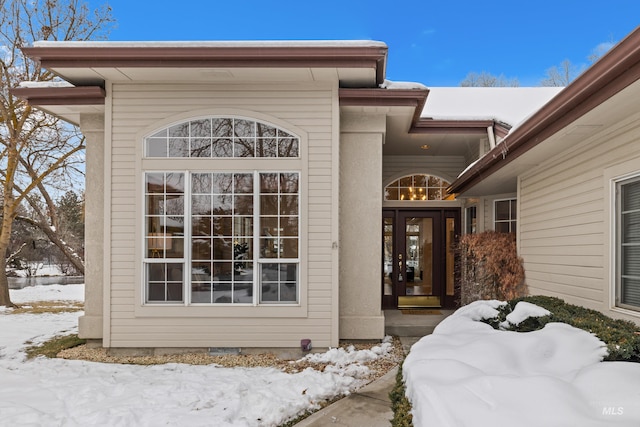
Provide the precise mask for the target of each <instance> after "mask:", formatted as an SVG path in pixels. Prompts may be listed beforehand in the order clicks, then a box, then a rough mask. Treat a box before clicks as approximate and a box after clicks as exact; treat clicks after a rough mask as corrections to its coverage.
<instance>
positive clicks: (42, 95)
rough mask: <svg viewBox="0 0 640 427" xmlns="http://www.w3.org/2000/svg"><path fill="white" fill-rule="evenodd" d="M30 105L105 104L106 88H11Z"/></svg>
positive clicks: (14, 93) (13, 92)
mask: <svg viewBox="0 0 640 427" xmlns="http://www.w3.org/2000/svg"><path fill="white" fill-rule="evenodd" d="M10 92H11V93H12V94H13V95H14V96H17V97H18V98H22V99H25V100H26V101H27V102H28V103H29V104H30V105H33V106H36V107H37V106H43V105H104V100H105V96H106V92H105V90H104V89H103V88H102V87H100V86H80V87H18V88H13V89H10Z"/></svg>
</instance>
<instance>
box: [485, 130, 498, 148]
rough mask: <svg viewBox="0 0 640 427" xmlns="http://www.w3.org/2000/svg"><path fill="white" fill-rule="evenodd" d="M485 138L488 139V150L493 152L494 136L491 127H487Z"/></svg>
mask: <svg viewBox="0 0 640 427" xmlns="http://www.w3.org/2000/svg"><path fill="white" fill-rule="evenodd" d="M487 136H488V137H489V149H490V150H493V149H494V148H495V146H496V134H495V132H494V131H493V125H492V126H489V127H487Z"/></svg>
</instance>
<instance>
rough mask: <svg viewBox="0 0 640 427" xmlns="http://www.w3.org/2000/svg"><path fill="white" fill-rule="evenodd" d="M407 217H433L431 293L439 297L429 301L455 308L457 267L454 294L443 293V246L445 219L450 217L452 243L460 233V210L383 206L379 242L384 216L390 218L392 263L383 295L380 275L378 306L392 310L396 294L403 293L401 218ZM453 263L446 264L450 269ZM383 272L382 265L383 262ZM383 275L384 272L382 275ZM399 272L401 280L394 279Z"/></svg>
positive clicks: (444, 286)
mask: <svg viewBox="0 0 640 427" xmlns="http://www.w3.org/2000/svg"><path fill="white" fill-rule="evenodd" d="M411 217H423V218H427V217H430V218H433V219H434V222H433V225H434V229H433V242H434V247H433V249H434V254H433V257H434V258H433V262H434V264H433V289H434V292H433V294H435V295H437V296H439V297H440V304H433V305H432V306H434V307H436V306H440V307H442V308H456V307H457V304H458V303H459V300H460V298H459V294H460V285H459V279H458V273H457V269H455V268H454V273H453V274H454V295H447V292H446V272H447V269H446V267H447V248H446V243H447V239H446V232H447V229H446V226H447V219H448V218H453V220H454V236H453V238H451V237H450V240H452V241H453V242H454V244H455V242H457V240H458V237H459V235H460V230H461V223H460V219H461V209H460V208H458V207H455V208H454V207H450V208H448V207H447V208H444V207H440V208H415V207H407V208H383V210H382V218H383V221H382V222H383V229H382V230H381V231H382V244H384V219H385V218H392V220H393V250H392V262H391V267H392V269H391V273H388V274H387V275H388V277H389V278H390V279H391V284H392V295H385V292H384V280H385V278H384V277H383V278H382V283H381V293H382V308H384V309H394V308H398V297H399V296H405V295H406V280H404V279H405V278H406V277H407V275H406V255H404V247H405V238H406V233H405V219H406V218H411ZM401 253H402V254H403V257H405V259H404V260H399V255H400V254H401ZM381 263H384V247H383V248H382V260H381ZM453 267H454V266H450V268H453ZM383 272H384V265H383ZM383 275H384V274H383ZM399 275H401V277H402V278H403V280H402V281H400V280H398V278H399Z"/></svg>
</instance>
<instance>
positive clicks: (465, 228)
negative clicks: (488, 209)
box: [462, 203, 480, 234]
mask: <svg viewBox="0 0 640 427" xmlns="http://www.w3.org/2000/svg"><path fill="white" fill-rule="evenodd" d="M471 208H476V229H475V231H472V232H469V231H468V230H467V220H468V219H469V209H471ZM463 210H464V222H463V227H462V228H463V229H464V234H477V233H479V232H480V230H479V229H478V226H479V221H478V213H479V211H480V207H479V203H473V204H471V205H469V206H465V207H464V209H463Z"/></svg>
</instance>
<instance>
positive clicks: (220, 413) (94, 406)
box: [0, 285, 391, 426]
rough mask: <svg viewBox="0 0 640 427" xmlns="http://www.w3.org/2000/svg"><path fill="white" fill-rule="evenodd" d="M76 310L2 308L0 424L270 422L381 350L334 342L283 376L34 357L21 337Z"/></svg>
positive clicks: (343, 387) (60, 296)
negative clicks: (318, 364) (321, 368)
mask: <svg viewBox="0 0 640 427" xmlns="http://www.w3.org/2000/svg"><path fill="white" fill-rule="evenodd" d="M83 288H84V286H83V285H64V286H62V285H50V286H36V287H29V288H24V289H18V290H11V298H12V300H13V301H14V302H16V303H18V304H22V305H28V303H29V301H44V300H70V301H82V299H83V294H84V290H83ZM81 314H82V313H78V312H76V313H64V314H45V315H33V314H9V310H7V309H5V308H4V307H3V308H2V309H0V425H3V426H4V425H6V426H17V425H19V426H44V425H52V426H53V425H55V426H60V425H64V426H88V425H96V426H98V425H99V426H107V425H108V426H159V425H163V426H277V425H279V424H281V423H282V422H284V421H286V420H288V419H290V418H292V417H295V416H296V415H298V414H300V413H303V412H305V411H306V410H307V409H312V408H316V407H317V403H318V402H320V401H322V400H325V399H328V398H332V397H334V396H338V395H342V394H349V393H351V392H353V391H354V390H356V389H357V388H359V387H360V386H362V385H363V382H364V380H361V379H358V378H361V374H362V373H363V370H366V369H368V368H367V367H365V366H363V365H361V364H360V363H359V362H361V361H365V360H371V359H372V358H376V357H380V356H381V355H383V354H386V353H387V352H388V350H389V349H390V347H391V344H389V343H383V344H382V345H380V346H377V347H376V348H374V349H372V350H375V351H371V350H363V351H350V352H349V351H344V350H342V349H339V350H338V349H333V350H330V351H329V352H327V353H324V354H314V355H309V356H308V357H312V358H314V360H315V361H319V359H322V360H323V361H329V362H331V363H333V366H332V367H330V368H329V369H326V370H325V372H318V371H315V370H313V369H311V368H308V369H306V370H304V371H302V372H299V373H296V374H286V373H283V372H281V371H279V370H276V369H273V368H233V369H231V368H221V367H216V366H192V365H184V364H168V365H155V366H135V365H116V364H101V363H92V362H84V361H74V360H63V359H47V358H38V359H35V360H31V361H26V360H25V357H24V353H23V349H24V347H25V342H27V341H30V342H33V343H39V342H43V341H46V340H47V339H48V338H50V337H52V336H55V335H60V334H68V333H72V332H75V331H76V330H77V328H76V325H77V318H78V316H79V315H81Z"/></svg>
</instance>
